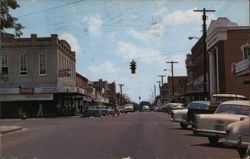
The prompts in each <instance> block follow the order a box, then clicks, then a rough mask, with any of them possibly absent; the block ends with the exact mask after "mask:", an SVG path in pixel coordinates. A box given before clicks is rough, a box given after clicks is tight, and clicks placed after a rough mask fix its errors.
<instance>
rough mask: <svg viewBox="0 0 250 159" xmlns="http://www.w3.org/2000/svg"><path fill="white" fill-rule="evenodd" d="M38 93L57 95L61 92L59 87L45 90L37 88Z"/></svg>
mask: <svg viewBox="0 0 250 159" xmlns="http://www.w3.org/2000/svg"><path fill="white" fill-rule="evenodd" d="M35 92H36V93H56V92H59V90H58V88H57V87H45V88H36V89H35Z"/></svg>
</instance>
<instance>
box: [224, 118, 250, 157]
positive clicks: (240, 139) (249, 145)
mask: <svg viewBox="0 0 250 159" xmlns="http://www.w3.org/2000/svg"><path fill="white" fill-rule="evenodd" d="M226 134H227V135H226V139H225V141H224V144H225V145H228V146H237V147H238V151H239V154H240V156H241V157H242V158H243V157H244V158H246V157H249V158H250V117H247V118H245V119H243V120H241V121H237V122H234V123H231V124H229V125H228V126H227V130H226Z"/></svg>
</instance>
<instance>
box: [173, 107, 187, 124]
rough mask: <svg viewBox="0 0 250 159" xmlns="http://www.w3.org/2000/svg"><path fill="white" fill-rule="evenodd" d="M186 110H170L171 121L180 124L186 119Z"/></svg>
mask: <svg viewBox="0 0 250 159" xmlns="http://www.w3.org/2000/svg"><path fill="white" fill-rule="evenodd" d="M187 112H188V109H180V110H172V112H171V121H173V122H181V121H183V119H185V118H187Z"/></svg>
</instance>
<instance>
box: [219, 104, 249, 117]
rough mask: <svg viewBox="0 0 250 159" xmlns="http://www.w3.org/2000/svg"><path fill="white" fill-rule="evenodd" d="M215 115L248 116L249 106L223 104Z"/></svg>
mask: <svg viewBox="0 0 250 159" xmlns="http://www.w3.org/2000/svg"><path fill="white" fill-rule="evenodd" d="M215 113H216V114H221V113H225V114H238V115H250V106H246V105H233V104H223V105H220V106H219V107H218V109H217V110H216V111H215Z"/></svg>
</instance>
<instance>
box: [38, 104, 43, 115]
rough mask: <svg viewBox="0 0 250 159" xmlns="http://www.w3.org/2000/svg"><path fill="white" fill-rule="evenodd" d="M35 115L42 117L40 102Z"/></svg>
mask: <svg viewBox="0 0 250 159" xmlns="http://www.w3.org/2000/svg"><path fill="white" fill-rule="evenodd" d="M37 117H43V105H42V104H41V103H40V104H39V106H38V112H37Z"/></svg>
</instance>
